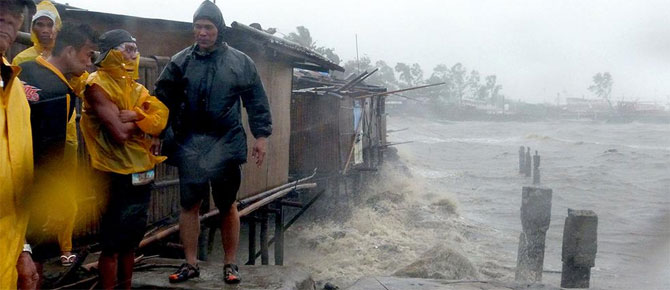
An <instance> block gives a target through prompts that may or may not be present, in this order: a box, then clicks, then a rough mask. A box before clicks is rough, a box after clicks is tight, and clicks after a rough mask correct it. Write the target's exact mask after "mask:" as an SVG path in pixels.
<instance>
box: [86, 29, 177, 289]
mask: <svg viewBox="0 0 670 290" xmlns="http://www.w3.org/2000/svg"><path fill="white" fill-rule="evenodd" d="M99 46H100V52H101V53H100V56H99V57H98V58H97V60H96V62H95V65H96V66H98V70H97V71H96V72H94V73H92V74H91V75H90V76H89V78H88V81H87V83H86V91H85V94H84V95H85V96H84V107H83V110H82V118H81V124H80V126H81V132H82V135H83V136H84V140H85V141H86V142H85V143H86V149H88V153H89V154H90V157H91V167H93V169H95V171H96V176H97V178H98V179H99V180H96V181H97V182H98V188H101V189H102V190H103V192H100V193H99V194H100V195H101V196H102V197H103V199H105V205H104V206H103V209H102V218H101V220H100V246H101V248H102V253H101V255H100V259H99V270H100V286H102V288H103V289H112V288H121V289H130V284H131V279H132V274H133V264H134V259H135V248H137V246H138V245H139V243H140V241H141V240H142V238H143V237H144V231H145V228H146V224H147V210H148V205H149V199H150V193H151V184H152V182H153V178H154V176H155V172H154V167H155V166H156V164H158V163H161V162H163V161H164V160H165V159H166V157H163V156H158V154H159V152H158V151H159V150H158V145H159V144H160V142H159V140H158V138H157V137H158V135H159V134H160V133H161V131H162V130H163V129H164V128H165V125H166V123H167V118H168V109H167V107H165V105H163V103H161V102H160V101H159V100H158V99H156V98H155V97H154V96H151V95H150V94H149V91H148V90H147V89H146V88H145V87H144V86H142V85H141V84H139V83H137V82H136V80H137V79H138V69H139V61H140V56H139V54H138V52H137V44H136V42H135V38H133V37H132V36H131V35H130V33H128V32H127V31H125V30H121V29H116V30H111V31H108V32H106V33H104V34H103V35H102V36H100V41H99Z"/></svg>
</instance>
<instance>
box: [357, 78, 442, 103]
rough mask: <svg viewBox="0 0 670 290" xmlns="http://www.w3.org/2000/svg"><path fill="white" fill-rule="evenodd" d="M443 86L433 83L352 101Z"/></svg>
mask: <svg viewBox="0 0 670 290" xmlns="http://www.w3.org/2000/svg"><path fill="white" fill-rule="evenodd" d="M444 84H446V83H444V82H442V83H435V84H430V85H424V86H418V87H413V88H406V89H401V90H395V91H390V92H384V93H376V94H371V95H364V96H359V97H355V98H354V99H365V98H370V97H379V96H386V95H392V94H395V93H402V92H406V91H413V90H418V89H425V88H430V87H435V86H441V85H444Z"/></svg>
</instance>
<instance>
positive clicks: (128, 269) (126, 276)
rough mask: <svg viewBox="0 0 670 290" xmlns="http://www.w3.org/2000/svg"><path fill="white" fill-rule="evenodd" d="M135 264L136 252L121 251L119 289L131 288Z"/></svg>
mask: <svg viewBox="0 0 670 290" xmlns="http://www.w3.org/2000/svg"><path fill="white" fill-rule="evenodd" d="M134 265H135V252H134V251H132V250H131V251H129V252H124V253H119V263H118V271H119V272H118V276H119V285H118V289H130V284H131V282H132V280H133V266H134Z"/></svg>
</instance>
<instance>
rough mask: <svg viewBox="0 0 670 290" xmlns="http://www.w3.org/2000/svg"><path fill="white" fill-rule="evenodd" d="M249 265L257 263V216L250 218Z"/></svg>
mask: <svg viewBox="0 0 670 290" xmlns="http://www.w3.org/2000/svg"><path fill="white" fill-rule="evenodd" d="M247 265H256V218H255V217H253V216H252V217H251V218H249V261H247Z"/></svg>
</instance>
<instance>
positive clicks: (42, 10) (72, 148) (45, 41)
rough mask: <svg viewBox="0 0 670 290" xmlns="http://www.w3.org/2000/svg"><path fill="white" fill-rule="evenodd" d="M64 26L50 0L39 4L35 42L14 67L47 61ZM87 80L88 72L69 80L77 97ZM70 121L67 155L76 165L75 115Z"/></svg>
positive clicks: (33, 27)
mask: <svg viewBox="0 0 670 290" xmlns="http://www.w3.org/2000/svg"><path fill="white" fill-rule="evenodd" d="M62 26H63V24H62V21H61V18H60V14H59V13H58V10H57V9H56V6H54V5H53V3H51V2H50V1H49V0H44V1H42V2H40V3H39V4H37V12H35V15H33V19H32V24H31V29H30V40H31V41H32V42H33V46H31V47H29V48H27V49H26V50H24V51H22V52H20V53H19V54H17V55H16V56H15V57H14V59H13V60H12V65H20V64H22V63H24V62H28V61H33V60H35V59H36V58H37V57H38V56H40V55H41V56H42V57H44V58H45V59H46V58H48V57H49V55H50V54H51V50H52V49H53V47H54V45H55V43H56V38H57V37H58V33H59V32H60V31H61V29H62ZM87 78H88V72H84V73H83V74H82V75H81V76H73V77H71V78H70V79H69V80H68V81H69V82H70V86H71V87H72V88H74V92H75V93H76V95H77V97H79V96H81V95H82V94H83V92H84V89H85V85H86V79H87ZM68 121H69V123H68V127H67V143H66V144H67V146H66V147H65V154H66V156H67V159H68V162H70V163H73V164H75V165H76V162H77V158H76V156H77V146H78V144H77V143H78V139H77V118H76V116H75V115H73V116H72V118H71V119H70V120H68Z"/></svg>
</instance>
